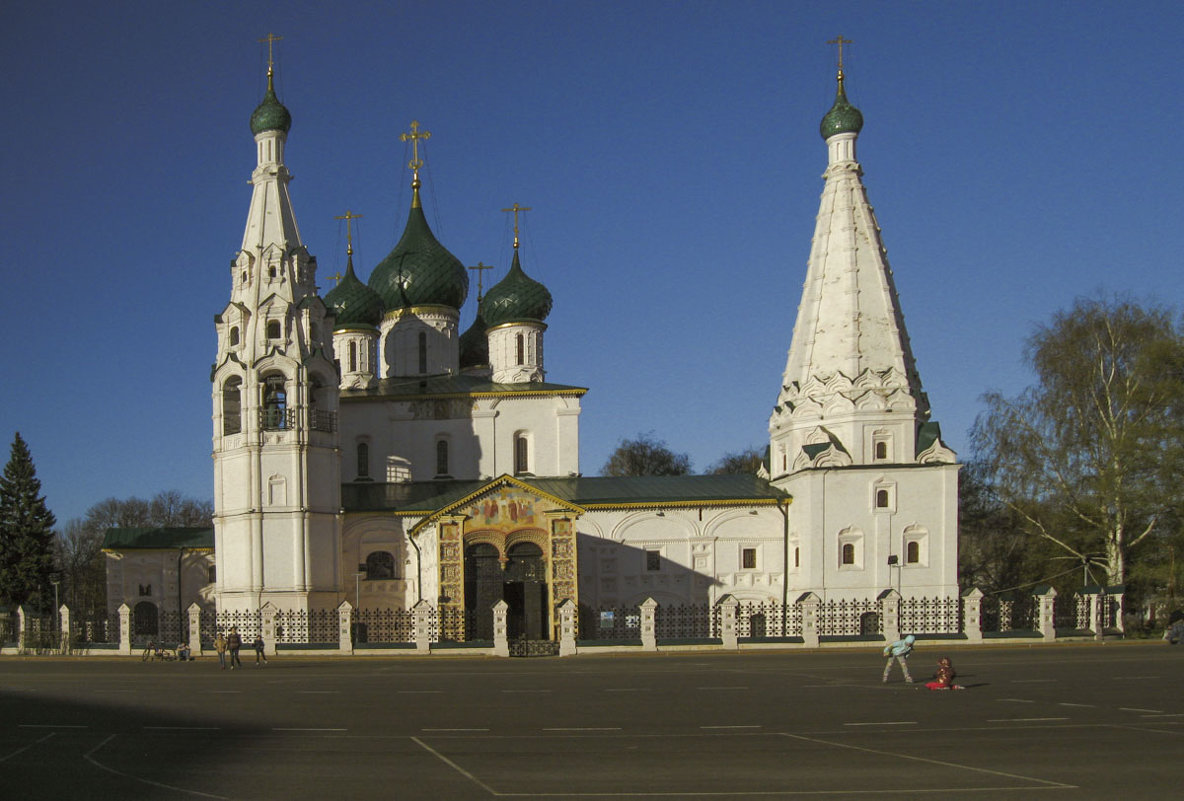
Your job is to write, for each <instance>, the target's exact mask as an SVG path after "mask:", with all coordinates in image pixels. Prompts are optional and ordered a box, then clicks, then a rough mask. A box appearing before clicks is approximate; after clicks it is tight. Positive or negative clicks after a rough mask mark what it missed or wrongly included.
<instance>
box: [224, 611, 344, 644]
mask: <svg viewBox="0 0 1184 801" xmlns="http://www.w3.org/2000/svg"><path fill="white" fill-rule="evenodd" d="M254 614H255V617H256V622H255V623H254V625H255V626H256V627H258V626H260V624H261V618H260V616H259V613H258V612H255V613H254ZM339 625H340V617H339V615H338V614H337V610H336V609H293V610H289V611H281V612H277V613H276V616H275V639H276V642H282V643H309V644H314V643H315V644H322V643H335V642H337V641H338V639H339V638H340V635H339V633H338V626H339ZM239 631H240V632H242V629H241V628H240V629H239ZM249 632H250V637H251V638H252V639H253V638H254V636H255V635H256V634H258V633H261V631H260V629H259V628H255V629H250V630H249ZM243 638H244V639H246V638H247V634H243Z"/></svg>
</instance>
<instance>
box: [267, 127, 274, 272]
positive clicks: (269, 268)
mask: <svg viewBox="0 0 1184 801" xmlns="http://www.w3.org/2000/svg"><path fill="white" fill-rule="evenodd" d="M268 144H269V145H270V143H268ZM267 149H268V150H269V151H270V150H271V147H268V148H267ZM267 275H268V277H270V278H275V265H274V264H273V265H271V266H270V267H268V268H267Z"/></svg>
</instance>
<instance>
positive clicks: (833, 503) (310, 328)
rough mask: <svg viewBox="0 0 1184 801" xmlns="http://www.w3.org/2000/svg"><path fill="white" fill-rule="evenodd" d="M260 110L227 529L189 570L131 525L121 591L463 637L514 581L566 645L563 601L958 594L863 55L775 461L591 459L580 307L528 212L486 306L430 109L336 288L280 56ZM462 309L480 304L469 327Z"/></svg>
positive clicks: (195, 556) (239, 279)
mask: <svg viewBox="0 0 1184 801" xmlns="http://www.w3.org/2000/svg"><path fill="white" fill-rule="evenodd" d="M250 124H251V131H252V133H253V136H254V153H255V159H256V164H255V167H254V171H253V172H252V174H251V184H252V187H253V189H252V196H251V200H250V205H249V206H248V209H247V215H246V226H245V231H244V233H243V238H242V245H241V249H240V250H239V252H238V255H237V256H236V258H235V259H234V260H233V262H232V263H231V265H230V270H229V274H228V275H226V274H224V276H225V277H224V278H223V279H222V280H225V279H226V278H229V300H228V302H227V305H226V306H225V308H223V309H222V310H221V312H220V314H218V316H217V318H216V321H217V323H216V327H217V352H216V357H215V363H214V367H213V370H212V374H211V379H212V388H213V392H212V404H213V457H214V459H213V463H214V506H215V512H214V519H213V531H212V536H210V532H209V531H205V532H189V533H188V534H185V535H178V538H176V540H175V541H176V542H185V543H187V546H185V547H187V548H188V550H189V553H188V557H187V558H188V562H187V563H186V564H188V565H189V566H188V567H187V568H183V566H182V565H183V558H185V556H186V555H185V553H184V552H183V551H182V552H180V553H177V554H175V555H173V556H171V557H168V556H167V555H168V554H170V553H173V552H172V551H170V550H169V548H174V549H175V547H176V546H175V545H167V544H166V545H164V546H162V545H161V543H167V542H169V540H168V538H167V537H163V538H162V535H161V532H156V533H155V534H154V535H152V536H148V535H147V534H145V536H143V537H142V538H139V539H138V538H137V536H136V535H134V533H133V534H132V535H129V534H128V532H126V531H124V532H122V534H120V533H119V532H113V536H112V537H109V542H108V548H107V551H108V555H109V556H110V559H109V562H108V565H109V569H108V579H109V584H108V595H109V603H110V604H111V606H112V608H114V607H116V606H118V605H119V604H121V603H123V602H125V601H126V602H127V603H128V604H129V606H130V605H135V604H137V603H138V604H141V605H143V604H150V605H155V606H156V607H157V608H158V609H159V610H160V611H161V612H166V611H173V612H177V613H180V612H182V611H183V610H185V609H187V608H188V607H189V605H190V604H191V603H193V602H194V601H197V602H198V603H200V604H202V605H204V606H207V607H211V608H215V609H216V610H217V611H218V612H219V613H236V612H241V613H251V612H255V611H257V610H259V609H261V608H263V607H264V606H265V605H267V604H271V605H272V607H273V608H276V609H279V610H285V611H299V610H304V611H307V612H313V611H317V610H334V609H337V608H338V607H339V606H340V605H341V604H342V602H343V601H349V603H350V604H352V605H355V606H357V607H358V608H360V609H371V610H373V609H386V610H396V611H398V610H408V609H411V608H412V607H414V606H416V605H417V604H421V603H422V602H424V601H426V602H428V603H429V604H431V605H432V606H433V607H434V608H436V609H438V610H439V611H440V613H441V615H442V616H441V620H445V619H446V620H448V621H451V622H450V623H447V628H448V630H447V631H446V632H442V636H443V634H446V635H447V636H448V637H449V638H450V639H458V640H465V639H470V640H484V639H488V638H489V636H490V627H491V626H492V620H493V618H492V612H491V611H490V610H491V609H492V606H493V605H494V604H495V603H497V602H499V601H505V603H506V604H507V605H508V609H509V611H508V620H509V627H510V634H511V636H518V637H523V638H527V639H541V640H548V639H555V638H556V636H557V626H558V614H557V610H558V608H559V606H560V604H563V603H564V602H565V601H572V602H574V603H575V604H577V605H578V608H580V609H581V610H590V611H593V612H594V611H595V610H598V609H605V608H614V607H629V606H635V605H637V604H638V603H640V602H641V601H643V600H645V599H647V598H652V599H654V600H655V601H657V602H658V603H659V604H661V605H682V604H715V603H716V602H718V601H719V600H720V599H721V598H723V597H724V596H729V595H730V596H732V597H733V598H735V599H737V600H739V601H742V602H751V603H757V604H760V603H770V604H788V603H792V602H793V600H794V599H796V598H798V597H800V596H802V595H803V594H805V593H814V594H816V595H817V596H818V597H819V598H820V599H822V600H823V601H826V600H828V599H839V598H843V599H863V600H870V599H875V598H876V597H877V596H879V595H880V594H881V593H883V592H884V591H885V590H888V589H895V590H897V591H898V592H899V593H900V594H901V595H903V596H919V597H929V598H939V599H945V600H949V599H953V598H956V597H957V594H958V578H957V542H958V536H957V534H958V469H959V466H958V464H957V461H956V456H955V454H954V453H953V452H952V451H951V450H950V449H949V448H947V447H946V446H945V445H944V444H943V443H942V441H941V437H940V433H939V430H938V427H937V424H936V423H934V422H932V421H931V419H930V408H929V402H928V400H927V398H926V396H925V393H924V392H923V390H922V388H921V380H920V376H919V373H918V371H917V366H916V364H915V361H914V358H913V354H912V350H911V347H910V344H909V338H908V335H907V333H906V331H905V326H904V316H903V313H902V311H901V307H900V301H899V298H898V296H897V292H896V289H895V285H894V283H893V276H892V271H891V269H890V268H889V266H888V263H887V260H886V257H885V249H884V247H883V245H882V243H881V238H880V228H879V226H878V225H877V222H876V218H875V215H874V213H873V211H872V207H871V205H870V204H869V203H868V200H867V196H866V190H865V189H864V186H863V183H862V180H861V176H862V167H861V165H860V164H859V162H858V161H857V160H856V142H857V140H858V137H859V132H860V129H861V127H862V125H863V119H862V115H861V114H860V112H859V111H858V110H857V109H856V108H855V107H854V106H852V105H851V104H850V103H849V102H848V100H847V96H846V92H845V88H844V75H843V70H842V68H841V67H840V69H839V73H838V89H837V93H836V98H835V102H834V105H833V107H832V108H831V109H830V110H829V111H828V112H827V113H826V114H825V116H824V117H823V119H822V124H821V133H822V138H823V140H824V141H825V147H826V150H825V153H826V171H825V173H824V180H825V183H824V186H823V191H822V198H821V204H820V208H819V211H818V217H817V227H816V229H815V232H814V237H813V242H812V244H811V246H810V252H809V259H808V262H807V265H806V272H805V281H804V286H803V290H802V296H801V303H800V305H799V307H798V315H797V322H796V325H795V327H794V331H793V338H792V341H791V342H790V343H789V353H788V358H787V361H786V366H785V372H784V376H783V379H782V381H781V385H780V386H779V387H770V388H769V390H770V392H769V394H770V400H775V406H774V410H773V413H772V416H771V417H770V419H769V429H768V430H769V449H768V456H767V459H766V464H765V467H764V469H763V470H762V472H761V474H760V475H707V476H674V477H631V478H613V477H588V476H584V475H583V474H582V473H581V466H580V461H579V422H580V404H581V399H582V397H583V395H584V393H585V392H586V391H587V390H586V389H585V388H584V387H581V386H578V385H569V384H560V383H553V382H551V381H550V380H548V377H549V375H551V373H549V372H547V367H548V366H547V365H545V363H544V353H545V349H544V338H545V334H546V331H547V327H548V324H549V323H548V320H549V319H550V321H551V323H553V324H556V325H562V324H563V321H562V316H561V315H560V316H558V318H557V319H551V311H552V296H551V293H550V292H549V291H548V289H547V288H546V287H544V286H543V285H542V284H541V283H539V282H538V281H536V280H534V279H533V278H531V277H530V276H528V275H527V274H526V272H525V271H524V270H523V268H522V260H521V254H520V248H519V243H518V239H517V226H516V225H515V242H514V250H513V252H512V253H511V254H507V255H509V256H510V267H509V270H508V271H507V272H506V274H505V275H504V277H502V278H501V280H500V281H498V282H497V283H496V284H495V285H494V286H493V287H491V288H490V289H489V290H488V292H486V293H485V294H484V297H477V298H473V297H472V295H471V292H470V286H469V277H468V271H467V270H466V268H465V266H464V262H462V261H460V260H459V259H458V258H457V257H455V256H454V255H453V254H452V253H451V252H449V250H448V249H447V248H446V247H445V245H444V244H442V243H441V242H440V241H438V240H437V238H436V237H435V235H434V234H433V232H432V230H431V229H430V227H429V226H428V223H427V220H426V218H425V215H424V212H423V209H422V207H421V204H420V182H419V174H418V173H419V168H420V167H421V166H422V163H421V162H420V160H419V153H418V140H419V139H420V138H421V137H424V136H426V134H425V133H422V132H420V131H419V129H418V125H417V124H416V123H413V124H412V126H411V131H410V133H408V134H404V137H405V139H407V140H410V141H411V142H412V144H413V146H415V158H414V159H413V161H412V162H411V164H410V167H411V168H412V180H411V186H412V199H411V207H410V209H409V210H408V216H407V223H406V227H405V228H404V230H403V232H402V234H401V236H399V238H398V240H397V242H395V243H394V245H393V248H392V249H391V251H390V253H389V254H388V255H387V256H386V257H385V258H384V259H382V260H381V261H380V262H379V263H378V264H376V265H374V266H373V267H372V268H371V269H370V270H369V271H368V274H367V275H365V280H363V279H362V277H360V276H359V274H358V273H357V272H355V267H354V264H353V252H352V245H351V247H350V250H349V255H348V266H347V269H346V273H345V276H344V278H343V279H342V280H341V281H340V283H339V284H338V285H337V286H336V287H334V288H333V289H332V290H331V291H328V292H326V293H324V294H322V293H321V291H320V289H319V288H318V286H317V262H316V258H315V257H314V256H312V255H311V254H310V252H309V250H308V248H307V247H306V246H305V243H304V242H303V240H302V238H301V235H300V231H299V229H298V227H297V224H296V213H295V209H294V205H293V202H292V199H291V197H290V195H289V192H288V183H289V181H290V178H291V176H290V173H289V172H288V168H287V166H286V165H285V161H284V146H285V143H286V140H287V137H288V131H289V128H290V125H291V116H290V114H289V112H288V110H287V109H286V108H285V107H284V106H283V105H282V104H281V103H280V101H279V99H278V98H277V97H276V94H275V91H274V83H273V80H272V70H271V68H270V67H269V70H268V88H267V92H266V95H265V96H264V98H263V101H262V102H261V103H260V104H259V106H258V107H257V108H256V109H255V111H254V113H253V114H252V115H251V118H250ZM800 191H804V188H803V189H802V190H800ZM804 245H805V243H803V247H804ZM363 274H365V273H363ZM791 274H792V272H791V271H786V272H785V273H784V274H783V275H782V279H781V280H785V281H789V280H791V279H790V275H791ZM787 288H788V287H787ZM466 302H468V303H470V304H474V303H475V304H476V320H475V322H474V323H473V325H472V326H471V327H470V328H469V329H468V330H467V331H465V332H461V331H460V330H459V320H460V317H461V310H462V308H464V304H465V303H466ZM578 367H579V366H578V365H551V366H550V368H551V369H552V370H553V371H554V373H555V374H557V375H572V374H577V373H578ZM687 434H688V435H690V434H693V432H687ZM166 557H167V558H166ZM194 563H196V564H197V567H196V568H194V566H193V565H194ZM205 563H212V566H213V567H214V569H213V570H208V571H207V572H202V565H203V564H205ZM184 571H188V572H186V573H185V575H186V576H188V577H187V578H185V579H184V586H182V585H181V584H179V583H178V580H179V579H180V578H181V576H182V573H183V572H184ZM145 587H148V588H149V590H148V593H147V594H145V592H144V588H145ZM153 588H155V589H153ZM446 612H447V613H451V614H448V615H444V613H446ZM441 627H442V629H443V628H445V624H443V623H442V624H441Z"/></svg>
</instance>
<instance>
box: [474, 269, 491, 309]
mask: <svg viewBox="0 0 1184 801" xmlns="http://www.w3.org/2000/svg"><path fill="white" fill-rule="evenodd" d="M469 269H470V270H475V271H476V273H477V302H478V303H480V302H481V298H482V297H483V295H482V288H481V278H482V276H481V273H483V272H485V271H486V270H492V269H493V265H491V264H482V263H481V262H477V266H476V267H470V268H469Z"/></svg>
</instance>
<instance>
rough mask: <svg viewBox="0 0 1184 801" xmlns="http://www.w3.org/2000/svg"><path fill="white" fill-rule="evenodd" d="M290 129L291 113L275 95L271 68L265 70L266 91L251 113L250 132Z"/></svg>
mask: <svg viewBox="0 0 1184 801" xmlns="http://www.w3.org/2000/svg"><path fill="white" fill-rule="evenodd" d="M291 129H292V115H291V114H290V113H288V109H286V108H284V104H283V103H281V102H280V100H279V98H278V97H276V96H275V82H274V81H273V80H272V74H271V70H270V69H269V70H268V71H267V93H266V94H265V95H264V96H263V102H261V103H260V104H259V105H258V106H257V107H256V108H255V110H254V111H253V112H252V113H251V133H253V134H259V133H262V132H263V131H283V132H284V133H287V132H288V131H289V130H291Z"/></svg>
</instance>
